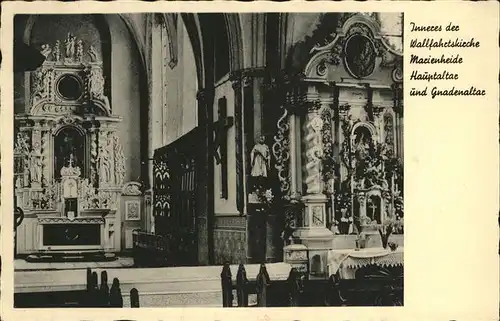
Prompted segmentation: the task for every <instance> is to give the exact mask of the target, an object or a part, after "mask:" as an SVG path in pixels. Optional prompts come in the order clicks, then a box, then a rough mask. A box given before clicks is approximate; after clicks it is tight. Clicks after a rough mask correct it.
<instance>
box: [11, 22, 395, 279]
mask: <svg viewBox="0 0 500 321" xmlns="http://www.w3.org/2000/svg"><path fill="white" fill-rule="evenodd" d="M402 19H403V16H402V14H400V13H375V12H364V13H333V12H332V13H133V14H132V13H130V14H50V15H49V14H40V15H16V16H15V21H14V26H15V28H14V38H15V44H14V46H15V51H16V55H15V58H14V67H15V70H14V71H15V73H14V91H15V92H14V117H15V120H14V121H15V132H14V158H15V159H14V167H15V168H14V199H15V201H14V203H15V207H16V211H15V215H16V219H15V222H16V227H15V255H16V258H21V259H23V260H26V261H29V262H37V261H40V260H47V261H49V262H51V261H57V260H59V261H61V260H62V261H64V260H65V259H68V260H70V259H71V258H72V257H82V260H85V259H88V258H90V259H91V260H103V261H106V260H109V261H111V260H114V259H117V258H118V257H122V256H133V257H134V259H135V260H136V264H139V265H140V264H143V265H144V266H203V265H221V264H223V263H225V262H227V263H230V264H240V263H244V264H251V263H259V264H260V263H273V262H283V261H285V262H292V263H293V264H295V266H296V267H297V269H299V270H300V271H302V272H305V273H307V274H308V275H309V276H310V277H317V278H322V277H325V275H326V274H327V270H328V264H327V261H328V252H329V251H330V250H332V249H354V248H359V247H361V248H364V247H367V248H368V247H381V244H382V245H384V247H385V246H386V245H387V244H385V243H387V241H388V240H387V237H388V236H389V235H387V237H386V238H385V239H384V237H382V235H386V234H391V235H390V241H391V245H393V246H395V247H397V246H399V247H400V248H402V247H403V237H402V234H403V217H404V215H403V212H404V210H403V195H404V193H403V192H404V184H403V95H402V92H403V59H402V58H403V49H402V48H403V33H402V32H403V31H402ZM388 229H390V232H387V233H385V234H384V233H383V232H382V231H387V230H388ZM379 232H380V233H379ZM379 234H380V236H379ZM146 261H147V262H146ZM151 261H154V262H151Z"/></svg>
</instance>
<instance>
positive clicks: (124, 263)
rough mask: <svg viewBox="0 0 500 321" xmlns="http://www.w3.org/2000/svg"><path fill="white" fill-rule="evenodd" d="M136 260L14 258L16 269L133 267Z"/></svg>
mask: <svg viewBox="0 0 500 321" xmlns="http://www.w3.org/2000/svg"><path fill="white" fill-rule="evenodd" d="M133 265H134V260H133V259H132V258H130V257H118V258H117V259H116V260H114V261H107V262H57V263H48V262H36V263H35V262H26V261H25V260H22V259H16V260H14V269H15V271H31V270H38V271H40V270H76V269H86V268H91V269H98V268H126V267H132V266H133Z"/></svg>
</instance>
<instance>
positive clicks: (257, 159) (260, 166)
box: [250, 136, 271, 177]
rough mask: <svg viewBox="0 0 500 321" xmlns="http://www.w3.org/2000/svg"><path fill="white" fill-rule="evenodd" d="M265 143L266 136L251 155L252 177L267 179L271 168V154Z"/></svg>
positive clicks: (260, 140) (261, 138)
mask: <svg viewBox="0 0 500 321" xmlns="http://www.w3.org/2000/svg"><path fill="white" fill-rule="evenodd" d="M265 141H266V140H265V138H264V136H261V137H260V138H259V140H258V142H257V144H255V146H254V147H253V149H252V152H251V153H250V159H251V164H252V172H251V175H252V177H267V175H268V171H269V169H270V168H271V153H270V151H269V147H268V146H267V145H266V144H265Z"/></svg>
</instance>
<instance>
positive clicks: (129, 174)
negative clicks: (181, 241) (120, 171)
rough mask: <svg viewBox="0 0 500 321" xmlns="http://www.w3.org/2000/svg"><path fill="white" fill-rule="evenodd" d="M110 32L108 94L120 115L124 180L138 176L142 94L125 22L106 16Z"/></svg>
mask: <svg viewBox="0 0 500 321" xmlns="http://www.w3.org/2000/svg"><path fill="white" fill-rule="evenodd" d="M108 22H109V27H110V33H111V77H112V78H111V97H112V106H111V107H112V109H113V113H114V114H116V115H118V116H120V117H122V122H121V123H120V126H119V129H118V133H119V135H120V140H121V142H122V145H123V153H124V155H125V168H126V172H125V182H128V181H135V180H137V178H138V177H140V175H141V159H140V145H141V136H140V122H139V119H140V117H141V114H140V109H141V105H140V104H141V99H140V96H141V95H144V94H146V93H142V92H141V91H140V88H139V81H140V79H139V73H140V72H141V71H140V61H141V60H140V56H139V53H138V50H137V47H136V45H135V44H134V39H133V38H132V35H131V34H130V32H128V30H127V28H126V26H125V24H124V22H123V21H122V20H121V19H120V18H119V17H118V16H116V15H109V16H108Z"/></svg>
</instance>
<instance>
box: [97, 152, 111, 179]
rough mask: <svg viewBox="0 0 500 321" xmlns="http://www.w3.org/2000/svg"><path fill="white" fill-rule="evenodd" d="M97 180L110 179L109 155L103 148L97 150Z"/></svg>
mask: <svg viewBox="0 0 500 321" xmlns="http://www.w3.org/2000/svg"><path fill="white" fill-rule="evenodd" d="M98 160H99V182H101V183H108V182H109V179H110V164H109V155H108V152H107V150H106V149H105V148H101V150H100V151H99V158H98Z"/></svg>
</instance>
